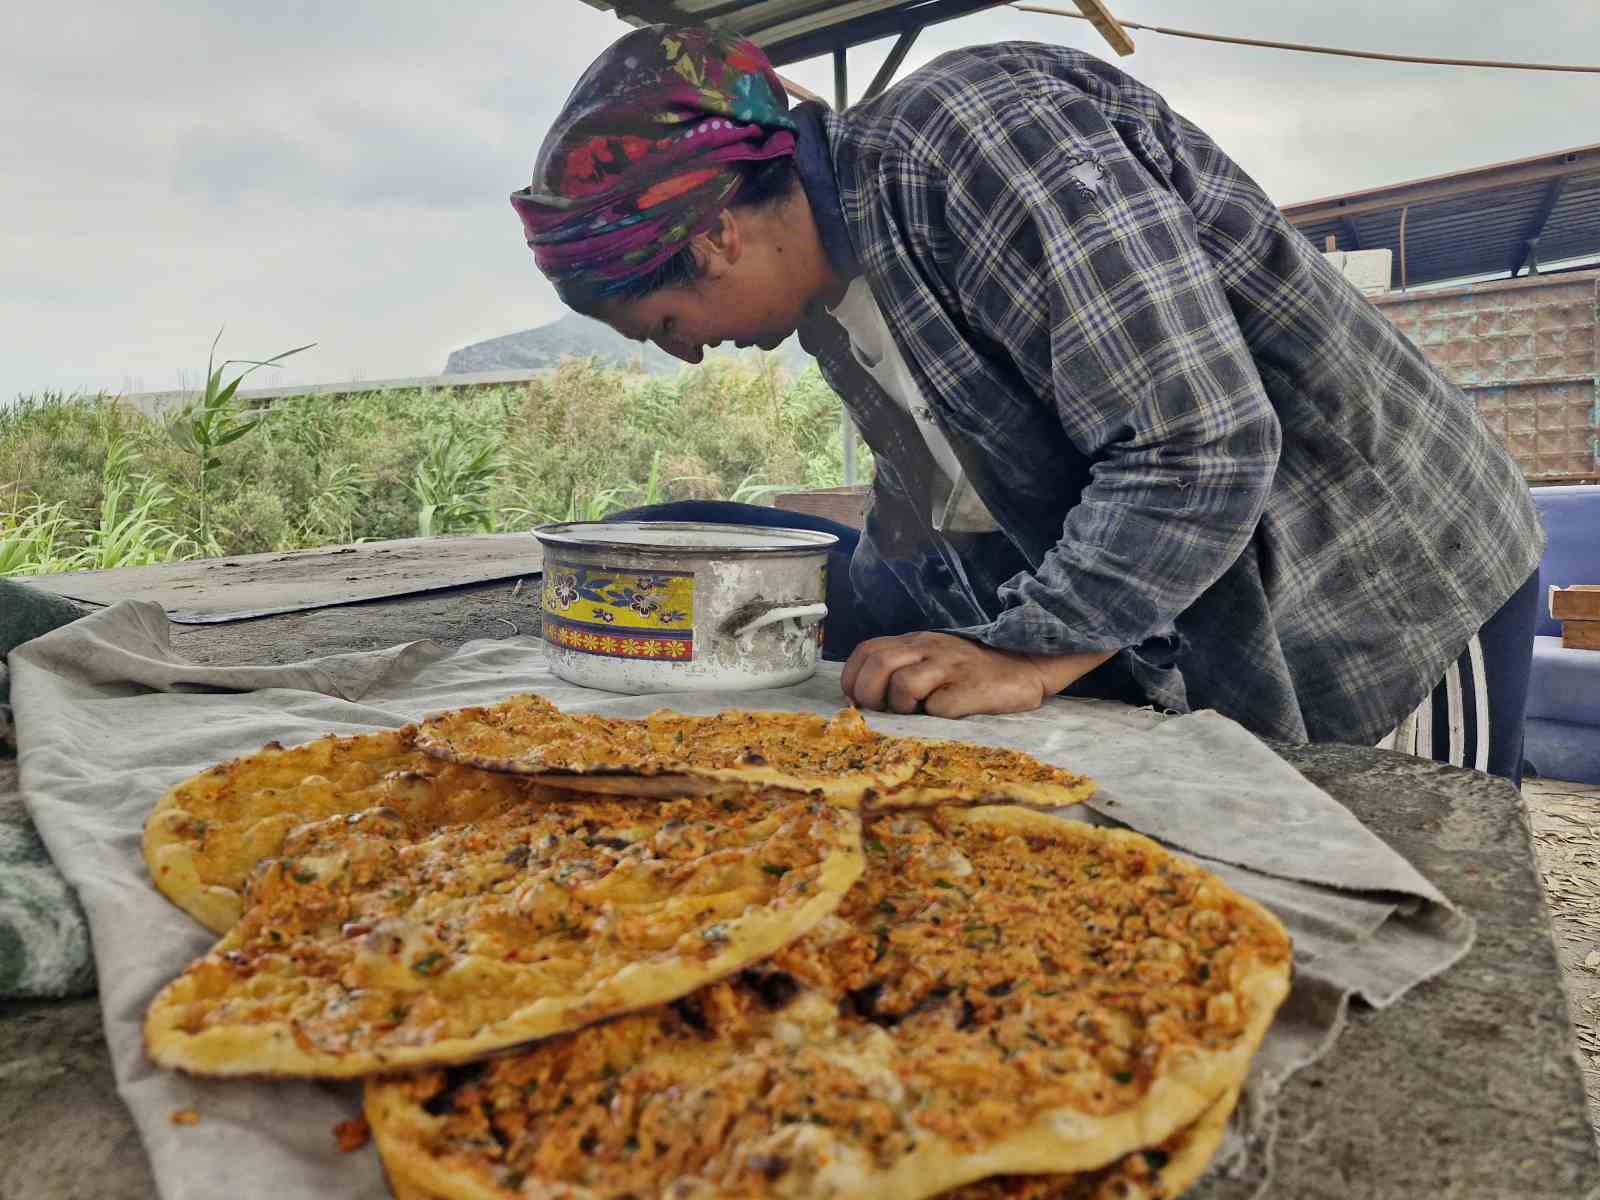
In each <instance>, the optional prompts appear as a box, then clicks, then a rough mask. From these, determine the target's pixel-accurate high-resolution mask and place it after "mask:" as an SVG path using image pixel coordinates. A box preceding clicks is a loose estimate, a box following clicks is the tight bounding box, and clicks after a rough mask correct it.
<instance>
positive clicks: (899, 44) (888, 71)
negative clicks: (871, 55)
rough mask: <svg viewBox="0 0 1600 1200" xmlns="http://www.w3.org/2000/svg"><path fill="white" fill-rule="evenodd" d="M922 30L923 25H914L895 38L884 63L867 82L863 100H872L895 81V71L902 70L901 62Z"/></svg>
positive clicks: (862, 94)
mask: <svg viewBox="0 0 1600 1200" xmlns="http://www.w3.org/2000/svg"><path fill="white" fill-rule="evenodd" d="M921 32H922V26H921V25H913V26H912V27H911V28H910V29H908V30H906V31H905V32H904V33H902V34H901V35H900V36H899V37H898V38H897V39H895V43H894V46H893V47H892V48H891V49H890V50H889V54H888V56H887V57H886V58H885V59H884V60H883V65H882V66H881V67H879V68H878V73H877V74H876V75H874V76H873V77H872V82H871V83H869V84H867V90H866V91H864V92H862V93H861V98H862V99H863V100H871V99H872V98H873V97H874V96H876V95H877V94H878V93H879V92H881V91H883V89H884V88H886V87H888V86H889V84H890V83H891V82H893V80H894V77H895V73H896V72H897V71H899V70H900V67H901V64H903V63H904V62H905V61H906V55H907V54H909V53H910V52H911V47H912V46H913V45H914V44H915V43H916V40H917V34H919V33H921Z"/></svg>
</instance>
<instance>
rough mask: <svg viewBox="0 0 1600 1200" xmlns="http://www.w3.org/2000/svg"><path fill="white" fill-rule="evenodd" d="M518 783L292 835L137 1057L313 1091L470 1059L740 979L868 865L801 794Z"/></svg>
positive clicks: (174, 993)
mask: <svg viewBox="0 0 1600 1200" xmlns="http://www.w3.org/2000/svg"><path fill="white" fill-rule="evenodd" d="M522 791H523V793H524V794H519V795H518V796H517V797H514V798H512V799H510V800H508V801H507V802H506V803H504V804H503V805H502V806H501V807H500V808H499V809H497V810H494V811H491V812H486V813H482V814H480V815H478V816H477V818H476V819H473V820H469V821H465V822H460V823H456V824H446V825H440V824H437V823H436V822H434V821H433V820H432V819H431V817H430V816H429V815H428V811H427V810H428V808H429V806H428V805H419V806H418V807H419V808H420V809H422V810H423V812H424V815H423V817H421V818H418V817H415V816H411V815H408V814H407V813H406V812H404V811H401V810H399V809H396V808H392V807H379V808H373V809H368V810H366V811H363V812H358V813H350V814H339V815H335V816H332V817H327V818H324V819H323V820H321V821H316V822H313V823H311V824H308V825H305V826H302V827H300V828H299V829H296V830H294V831H293V832H291V833H290V834H289V835H288V836H287V837H286V838H285V839H284V842H283V845H282V848H281V857H279V858H275V859H268V860H267V861H265V862H264V863H262V864H261V865H260V867H258V868H257V869H256V871H255V872H254V874H253V875H252V876H251V879H250V882H249V885H248V897H247V898H248V902H249V906H248V908H247V910H246V912H245V913H244V915H243V917H242V918H241V919H240V920H239V922H238V923H237V924H236V925H234V926H233V928H232V929H230V930H229V932H228V934H227V935H226V936H225V937H224V938H223V939H222V941H221V942H220V943H219V944H218V945H217V946H216V947H215V948H214V949H213V950H212V951H211V952H210V953H209V954H207V955H206V956H205V957H204V958H202V959H200V960H198V961H197V962H195V963H194V964H192V965H191V966H190V967H189V968H188V969H187V970H186V971H185V972H184V973H183V974H182V975H181V976H179V977H178V978H177V979H176V980H174V981H173V982H172V983H171V984H169V985H167V987H166V988H164V989H163V990H162V991H161V993H160V994H159V995H158V996H157V997H156V999H155V1001H154V1002H153V1003H152V1005H151V1007H150V1009H149V1012H148V1013H147V1016H146V1020H145V1042H146V1047H147V1049H148V1051H149V1054H150V1057H151V1058H152V1059H153V1060H154V1061H155V1062H156V1063H157V1064H158V1065H160V1066H163V1067H169V1068H176V1069H179V1070H184V1071H188V1072H192V1073H194V1074H200V1075H286V1076H323V1077H354V1076H360V1075H364V1074H371V1073H373V1072H375V1071H380V1070H393V1069H395V1068H398V1067H406V1066H424V1065H429V1064H436V1063H455V1062H462V1061H466V1060H468V1059H472V1058H475V1057H479V1056H482V1055H485V1054H488V1053H490V1052H492V1051H495V1050H499V1049H503V1048H505V1047H508V1046H514V1045H516V1044H518V1043H521V1042H526V1041H529V1040H531V1039H534V1038H543V1037H549V1036H551V1035H552V1034H556V1033H560V1032H563V1031H567V1030H571V1029H576V1028H579V1027H581V1026H583V1025H585V1024H588V1023H589V1022H592V1021H598V1020H601V1019H603V1018H606V1017H610V1016H614V1015H616V1014H618V1013H625V1012H629V1011H631V1010H633V1009H637V1008H643V1007H646V1006H649V1005H653V1004H659V1003H662V1002H664V1001H667V1000H671V999H673V998H674V997H677V996H681V995H683V994H685V993H687V992H689V991H692V990H694V989H695V988H697V987H699V986H701V985H703V984H705V983H707V982H708V981H711V980H715V979H719V978H721V977H723V976H725V975H727V974H729V973H730V972H734V971H737V970H739V969H740V968H742V967H744V966H747V965H748V964H750V963H751V962H754V961H756V960H758V959H760V958H763V957H766V956H768V955H770V954H772V953H773V952H774V951H776V950H778V949H780V948H782V947H783V946H784V945H786V944H787V943H788V942H790V941H792V940H793V939H795V938H797V937H799V936H801V935H802V934H803V933H805V932H806V931H807V930H808V929H810V928H811V927H812V926H814V925H815V924H816V923H817V922H818V921H819V920H821V919H822V918H823V917H824V916H826V915H827V914H829V913H831V912H832V911H833V909H834V908H836V907H837V906H838V904H839V902H840V899H841V897H842V896H843V895H844V894H845V892H846V891H847V890H848V888H849V887H850V885H851V884H852V883H853V882H854V881H855V879H856V878H857V877H858V876H859V875H860V873H861V870H862V855H861V850H860V824H859V819H858V818H857V816H856V814H854V813H852V812H849V811H847V810H844V809H841V808H838V807H836V806H833V805H830V804H827V803H825V802H824V801H821V800H818V799H815V798H811V797H803V796H796V795H795V794H793V793H787V792H765V793H763V792H752V793H749V794H748V795H746V796H745V797H743V798H742V802H741V803H740V804H737V805H734V804H731V803H729V802H726V801H720V800H717V799H715V798H711V797H695V798H687V799H682V800H673V801H665V802H640V801H630V800H625V799H601V798H596V797H577V796H572V795H564V794H562V793H556V792H553V791H550V790H548V789H537V788H530V787H526V786H525V787H524V788H523V789H522ZM540 793H542V794H540Z"/></svg>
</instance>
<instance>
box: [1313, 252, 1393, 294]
mask: <svg viewBox="0 0 1600 1200" xmlns="http://www.w3.org/2000/svg"><path fill="white" fill-rule="evenodd" d="M1323 257H1324V258H1326V259H1327V260H1328V261H1329V262H1331V263H1332V264H1333V265H1334V266H1336V267H1338V268H1339V270H1340V271H1342V272H1343V273H1344V277H1345V278H1346V279H1348V280H1349V281H1350V282H1351V283H1353V284H1355V285H1356V286H1357V287H1358V288H1360V289H1361V290H1362V292H1364V293H1365V294H1366V295H1368V296H1381V295H1383V294H1384V293H1385V292H1387V291H1388V290H1389V280H1390V279H1391V278H1392V272H1393V271H1394V251H1392V250H1330V251H1328V252H1327V253H1325V254H1324V255H1323Z"/></svg>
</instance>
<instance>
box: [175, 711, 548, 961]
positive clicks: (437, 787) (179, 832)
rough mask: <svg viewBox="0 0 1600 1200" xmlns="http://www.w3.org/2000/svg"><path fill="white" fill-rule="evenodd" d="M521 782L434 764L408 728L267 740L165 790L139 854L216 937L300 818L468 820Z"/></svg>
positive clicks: (518, 793)
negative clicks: (376, 814) (382, 815)
mask: <svg viewBox="0 0 1600 1200" xmlns="http://www.w3.org/2000/svg"><path fill="white" fill-rule="evenodd" d="M533 791H534V789H533V788H531V787H530V786H529V785H528V784H527V783H526V782H524V781H522V780H518V779H513V778H511V777H508V776H504V775H491V774H488V773H486V772H482V771H473V770H471V769H468V768H464V767H457V766H453V765H451V764H449V763H441V762H439V761H437V760H436V759H432V758H429V757H428V756H427V755H425V754H423V753H422V752H421V751H420V750H418V749H416V747H415V746H414V745H412V742H411V733H410V731H409V730H405V729H396V730H385V731H383V732H380V733H364V734H356V735H354V736H349V737H323V738H318V739H316V740H315V741H312V742H307V743H305V744H304V745H301V746H294V747H291V748H288V749H286V748H284V747H283V746H281V745H279V744H277V743H271V744H269V745H267V746H264V747H262V749H261V750H259V751H257V752H256V753H254V754H247V755H244V756H243V757H240V758H236V759H233V760H232V761H230V762H225V763H220V764H218V765H217V766H215V767H212V768H210V769H209V770H207V771H202V772H201V773H200V774H199V775H196V776H194V777H193V778H191V779H186V780H184V781H183V782H182V783H180V784H178V785H177V786H175V787H173V788H172V789H171V790H169V791H168V792H167V794H166V795H164V796H162V797H161V799H160V800H159V801H157V803H156V806H155V808H154V810H152V812H151V814H150V816H149V817H148V818H147V819H146V821H145V829H144V858H145V863H146V865H147V866H148V867H149V869H150V877H151V878H152V879H153V880H154V881H155V884H156V887H157V888H159V889H160V891H161V893H162V894H163V895H165V896H166V897H167V898H168V899H169V900H171V901H172V902H173V903H174V904H176V905H177V906H178V907H179V908H181V909H183V910H184V911H185V912H187V913H188V914H189V915H190V916H192V917H194V918H195V920H197V921H199V922H200V923H201V924H202V925H204V926H205V927H206V928H207V929H210V930H211V931H212V932H213V933H216V934H218V935H219V936H220V935H222V934H224V933H226V932H227V931H228V930H229V929H231V928H232V927H233V925H234V923H235V922H237V921H238V919H239V918H240V917H241V916H243V915H244V908H245V900H244V895H243V892H244V885H245V881H246V880H247V879H248V878H249V877H250V873H251V872H252V871H253V870H255V868H256V865H257V864H258V863H260V862H261V861H262V860H264V859H268V858H274V857H276V856H277V855H278V854H279V852H280V851H281V850H282V848H283V843H284V839H285V838H286V837H287V836H288V834H289V831H290V830H291V829H294V828H295V827H297V826H299V825H303V824H305V823H306V822H308V821H315V820H318V819H321V818H323V817H331V816H335V815H339V814H347V813H358V812H362V811H365V810H367V809H373V808H383V807H388V808H394V809H397V810H399V811H401V812H403V813H405V814H406V816H407V818H408V819H409V820H411V821H413V822H417V823H419V824H421V825H424V826H426V825H429V824H432V825H443V824H449V823H452V822H457V821H470V820H473V819H475V818H476V817H478V816H480V815H482V814H483V813H485V812H488V811H491V810H493V809H495V808H498V807H500V806H502V805H504V804H506V803H507V802H508V801H511V800H514V799H517V798H519V797H525V796H528V795H531V794H533Z"/></svg>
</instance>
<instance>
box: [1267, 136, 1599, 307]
mask: <svg viewBox="0 0 1600 1200" xmlns="http://www.w3.org/2000/svg"><path fill="white" fill-rule="evenodd" d="M1283 213H1284V215H1285V216H1286V217H1288V218H1289V220H1290V222H1291V223H1292V224H1294V225H1295V227H1296V228H1298V229H1299V230H1300V231H1301V232H1302V233H1304V234H1305V235H1306V236H1307V237H1309V238H1310V239H1311V240H1312V241H1313V242H1315V243H1316V244H1317V246H1318V247H1319V248H1324V247H1327V246H1328V245H1329V244H1330V241H1329V239H1332V242H1331V244H1332V247H1333V248H1334V249H1337V250H1377V249H1388V250H1391V251H1393V252H1394V278H1393V286H1394V287H1403V286H1412V287H1415V286H1417V285H1418V284H1424V283H1437V282H1439V281H1441V280H1446V279H1465V278H1469V277H1473V276H1483V275H1497V274H1510V275H1516V274H1518V273H1519V272H1521V271H1524V270H1534V271H1536V270H1538V266H1539V264H1540V263H1552V262H1557V261H1561V260H1565V259H1576V258H1586V257H1591V256H1596V257H1600V145H1595V146H1580V147H1578V148H1577V149H1575V150H1559V151H1556V152H1555V153H1553V154H1542V155H1538V156H1536V157H1534V158H1522V159H1517V160H1516V161H1514V162H1505V163H1496V164H1495V165H1493V166H1488V167H1477V168H1474V169H1472V170H1469V171H1457V172H1455V173H1453V174H1449V175H1435V176H1432V177H1430V178H1428V179H1417V180H1413V181H1412V182H1410V183H1397V184H1391V185H1389V186H1387V187H1380V188H1370V189H1368V190H1367V191H1364V192H1350V193H1349V194H1347V195H1343V196H1330V197H1328V198H1326V199H1322V200H1309V201H1307V202H1305V203H1303V204H1289V205H1285V206H1284V209H1283Z"/></svg>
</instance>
